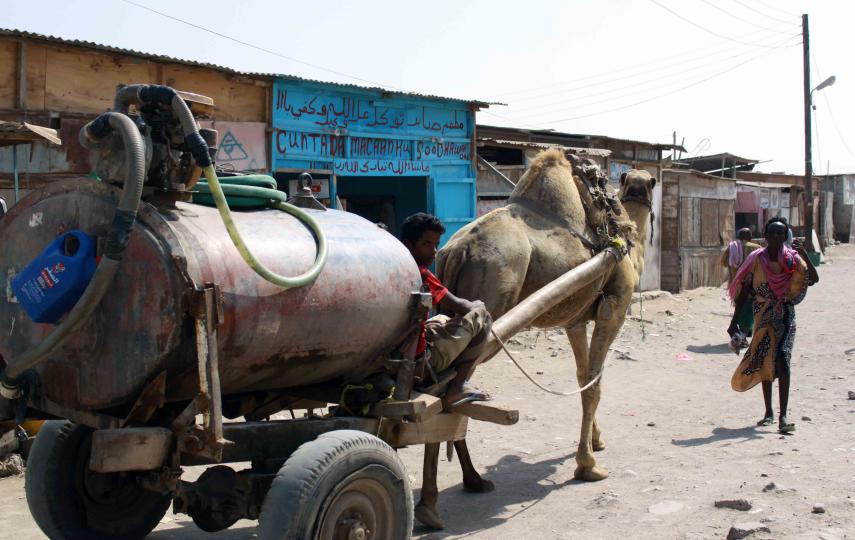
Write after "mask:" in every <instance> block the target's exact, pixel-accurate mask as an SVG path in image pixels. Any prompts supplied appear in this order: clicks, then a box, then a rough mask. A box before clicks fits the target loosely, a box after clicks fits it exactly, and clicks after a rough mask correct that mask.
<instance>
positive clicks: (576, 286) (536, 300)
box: [476, 248, 621, 364]
mask: <svg viewBox="0 0 855 540" xmlns="http://www.w3.org/2000/svg"><path fill="white" fill-rule="evenodd" d="M620 259H621V255H620V253H619V252H618V251H617V250H616V249H614V248H607V249H605V250H604V251H601V252H600V253H598V254H597V255H595V256H594V257H593V258H592V259H590V260H588V261H586V262H584V263H582V264H580V265H579V266H577V267H576V268H574V269H572V270H569V271H567V272H565V273H564V274H562V275H561V276H560V277H558V278H556V279H554V280H553V281H551V282H549V283H548V284H546V285H544V286H543V287H541V288H540V289H538V290H537V291H536V292H535V293H533V294H532V295H531V296H529V297H528V298H526V299H525V300H523V301H522V302H520V303H519V304H517V305H516V306H514V308H513V309H511V310H510V311H508V312H507V313H505V314H504V315H502V316H501V317H499V318H498V319H496V321H495V322H493V332H495V334H496V336H498V337H499V338H500V339H501V340H502V341H507V340H508V339H510V338H512V337H513V336H514V335H516V333H517V332H519V331H520V330H522V329H523V328H525V327H526V326H528V325H530V324H531V323H532V322H533V321H534V320H535V319H537V318H538V317H540V316H541V315H543V314H544V313H546V312H547V311H549V310H550V309H552V308H553V307H555V306H556V305H558V304H559V303H560V302H562V301H564V300H566V299H567V298H569V297H570V296H571V295H573V294H575V293H576V292H578V291H579V290H580V289H582V288H584V287H585V286H586V285H590V284H591V283H593V282H595V281H596V280H597V279H599V278H603V277H605V276H607V275H608V274H609V273H610V272H611V271H612V269H613V268H614V267H615V265H616V264H617V262H618V261H620ZM496 336H494V335H493V334H491V335H490V336H489V337H488V338H487V342H486V343H485V344H484V350H483V352H482V353H481V356H479V357H478V360H477V361H476V364H480V363H482V362H486V361H487V360H489V359H490V358H492V357H493V356H494V355H495V354H496V353H497V352H499V351H500V350H501V349H502V345H501V344H500V343H499V340H498V339H496Z"/></svg>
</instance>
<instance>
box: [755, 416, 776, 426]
mask: <svg viewBox="0 0 855 540" xmlns="http://www.w3.org/2000/svg"><path fill="white" fill-rule="evenodd" d="M774 423H775V417H774V416H765V417H763V420H760V421H759V422H757V425H758V426H761V427H762V426H771V425H772V424H774Z"/></svg>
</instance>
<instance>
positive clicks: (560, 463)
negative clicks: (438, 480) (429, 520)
mask: <svg viewBox="0 0 855 540" xmlns="http://www.w3.org/2000/svg"><path fill="white" fill-rule="evenodd" d="M575 456H576V453H575V452H572V453H570V454H568V455H565V456H561V457H557V458H551V459H546V460H543V461H538V462H535V463H527V462H525V461H523V460H522V459H521V458H520V457H519V456H517V455H507V456H504V457H502V458H501V459H500V460H499V461H498V463H496V464H495V465H491V466H488V467H487V470H486V473H485V474H484V477H485V478H487V479H490V480H493V481H494V482H495V483H496V490H495V491H493V492H490V493H478V494H476V493H467V492H465V491H463V484H462V483H460V484H457V485H455V486H452V487H450V488H447V489H445V490H443V491H442V492H441V493H440V494H439V511H440V513H441V514H442V518H443V520H444V521H445V526H446V528H445V529H444V530H442V531H435V532H433V534H430V535H428V536H426V537H425V539H426V540H428V539H434V538H436V539H439V538H444V537H446V536H452V535H453V536H455V537H465V536H468V533H474V532H478V531H484V530H487V529H491V528H493V527H496V526H498V525H501V524H502V523H505V522H506V521H508V520H509V519H512V518H514V517H516V516H517V515H519V514H521V513H523V512H527V511H528V510H530V509H531V508H533V507H534V506H536V505H537V504H538V503H540V502H541V501H542V500H543V499H544V498H545V497H546V496H547V495H549V494H550V493H551V492H552V491H554V490H556V489H561V488H563V487H566V486H569V485H573V484H581V482H577V481H576V480H572V479H571V480H567V481H564V482H561V483H557V482H554V481H552V480H548V478H549V477H550V476H552V475H553V474H555V472H556V471H558V469H559V467H561V468H562V469H566V468H567V467H572V468H575V466H576V465H575V462H573V463H567V462H568V461H570V460H572V459H573V458H574V457H575ZM451 465H456V462H455V463H453V464H451ZM572 468H571V470H572ZM418 499H419V497H418V494H416V495H415V500H416V501H418ZM527 503H530V504H527ZM521 504H526V506H525V507H524V508H519V509H518V510H517V512H515V513H514V514H511V515H509V516H503V517H499V516H500V515H501V514H503V513H504V512H505V511H506V510H507V509H508V508H513V507H517V506H519V505H521ZM414 532H415V534H427V533H431V532H432V531H431V530H430V529H426V528H423V527H421V526H419V525H418V523H417V524H416V528H415V531H414ZM461 535H462V536H461Z"/></svg>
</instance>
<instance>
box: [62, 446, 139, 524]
mask: <svg viewBox="0 0 855 540" xmlns="http://www.w3.org/2000/svg"><path fill="white" fill-rule="evenodd" d="M91 448H92V439H91V436H90V437H87V438H86V440H85V442H84V443H83V446H82V447H81V449H80V452H79V454H78V457H77V465H76V469H77V471H76V473H77V474H76V477H77V485H78V489H77V492H78V493H80V494H81V498H80V499H81V502H82V503H83V508H84V510H85V513H86V515H87V517H88V518H89V519H90V520H92V519H94V520H95V522H97V523H109V522H113V521H116V520H119V521H120V520H121V519H122V513H123V512H124V511H127V510H130V509H133V508H134V507H135V506H136V505H138V504H139V503H140V502H141V499H142V498H143V490H142V489H141V488H140V486H139V485H138V484H137V482H136V478H135V477H134V475H133V474H132V473H96V472H94V471H92V470H91V469H90V468H89V454H90V452H91Z"/></svg>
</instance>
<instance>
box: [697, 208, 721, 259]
mask: <svg viewBox="0 0 855 540" xmlns="http://www.w3.org/2000/svg"><path fill="white" fill-rule="evenodd" d="M700 205H701V245H702V246H704V247H713V246H719V245H721V236H720V231H721V228H720V227H719V225H718V200H716V199H700Z"/></svg>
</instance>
